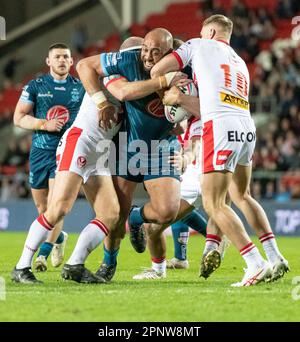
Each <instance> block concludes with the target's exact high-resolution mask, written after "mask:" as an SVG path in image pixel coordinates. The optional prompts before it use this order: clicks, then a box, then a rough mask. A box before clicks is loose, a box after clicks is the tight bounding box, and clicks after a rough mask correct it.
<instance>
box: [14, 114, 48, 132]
mask: <svg viewBox="0 0 300 342" xmlns="http://www.w3.org/2000/svg"><path fill="white" fill-rule="evenodd" d="M46 121H47V120H45V119H37V118H35V117H33V116H31V115H29V114H25V115H23V114H22V115H15V116H14V124H15V126H17V127H21V128H24V129H30V130H34V131H38V130H45V123H46Z"/></svg>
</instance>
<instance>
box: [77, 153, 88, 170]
mask: <svg viewBox="0 0 300 342" xmlns="http://www.w3.org/2000/svg"><path fill="white" fill-rule="evenodd" d="M85 165H86V158H85V157H83V156H79V157H78V158H77V166H78V167H79V168H80V169H82V168H83V167H85Z"/></svg>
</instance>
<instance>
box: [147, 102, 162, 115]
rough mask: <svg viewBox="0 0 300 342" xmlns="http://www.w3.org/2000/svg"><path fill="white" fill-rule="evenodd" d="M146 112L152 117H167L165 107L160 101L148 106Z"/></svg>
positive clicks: (150, 103)
mask: <svg viewBox="0 0 300 342" xmlns="http://www.w3.org/2000/svg"><path fill="white" fill-rule="evenodd" d="M146 110H147V112H148V113H150V114H151V115H153V116H155V117H157V118H161V117H164V116H165V111H164V105H163V104H162V102H161V100H160V99H154V100H152V101H150V102H149V103H148V104H147V107H146Z"/></svg>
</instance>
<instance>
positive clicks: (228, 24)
mask: <svg viewBox="0 0 300 342" xmlns="http://www.w3.org/2000/svg"><path fill="white" fill-rule="evenodd" d="M209 24H216V25H218V26H219V27H220V29H221V30H222V31H223V32H224V33H226V34H228V35H229V36H230V35H231V33H232V29H233V22H232V21H231V20H230V19H229V18H227V17H225V15H222V14H214V15H212V16H210V17H208V18H207V19H205V20H204V22H203V26H206V25H209Z"/></svg>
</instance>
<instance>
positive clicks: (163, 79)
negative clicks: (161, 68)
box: [158, 76, 168, 89]
mask: <svg viewBox="0 0 300 342" xmlns="http://www.w3.org/2000/svg"><path fill="white" fill-rule="evenodd" d="M158 79H159V89H165V88H168V82H167V79H166V77H165V76H159V78H158Z"/></svg>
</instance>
